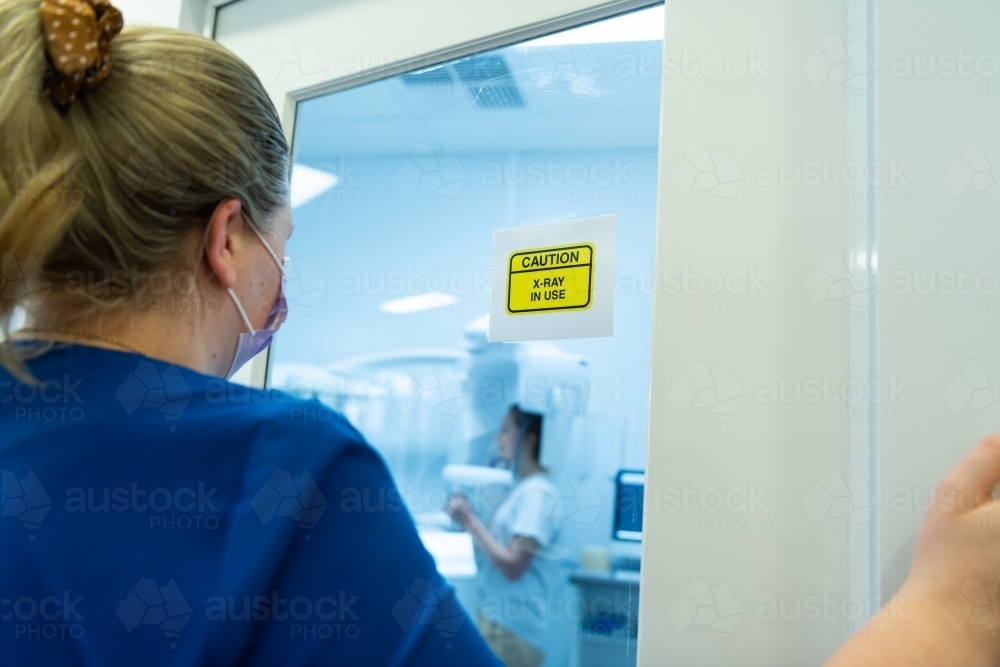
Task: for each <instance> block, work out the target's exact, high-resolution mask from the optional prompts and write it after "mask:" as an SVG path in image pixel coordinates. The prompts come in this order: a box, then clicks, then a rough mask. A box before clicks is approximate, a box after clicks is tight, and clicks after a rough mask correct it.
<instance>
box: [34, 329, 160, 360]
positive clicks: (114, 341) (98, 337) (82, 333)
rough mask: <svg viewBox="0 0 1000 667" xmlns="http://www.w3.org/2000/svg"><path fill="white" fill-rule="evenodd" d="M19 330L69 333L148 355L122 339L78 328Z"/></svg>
mask: <svg viewBox="0 0 1000 667" xmlns="http://www.w3.org/2000/svg"><path fill="white" fill-rule="evenodd" d="M21 331H29V332H33V333H61V334H69V335H70V336H77V337H78V338H86V339H90V340H99V341H102V342H105V343H111V344H112V345H116V346H118V347H121V348H124V349H126V350H129V351H130V352H135V353H136V354H140V355H142V356H144V357H148V356H149V355H148V354H146V353H145V352H143V351H142V350H140V349H139V348H137V347H134V346H132V345H129V344H128V343H123V342H122V341H120V340H118V339H117V338H112V337H111V336H102V335H100V334H93V333H87V332H86V331H80V330H78V329H35V328H28V329H21Z"/></svg>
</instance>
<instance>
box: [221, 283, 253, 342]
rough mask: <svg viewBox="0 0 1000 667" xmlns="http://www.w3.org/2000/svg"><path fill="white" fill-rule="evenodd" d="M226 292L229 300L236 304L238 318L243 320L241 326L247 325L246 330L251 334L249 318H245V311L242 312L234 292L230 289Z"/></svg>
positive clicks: (251, 327) (241, 305) (240, 304)
mask: <svg viewBox="0 0 1000 667" xmlns="http://www.w3.org/2000/svg"><path fill="white" fill-rule="evenodd" d="M226 291H227V292H229V296H230V298H232V300H233V303H235V304H236V310H238V311H240V317H242V318H243V324H245V325H247V329H249V330H250V333H253V332H254V328H253V325H252V324H250V318H249V317H247V311H245V310H243V304H242V303H240V300H239V299H238V298H237V297H236V292H234V291H233V288H232V287H230V288H228V289H227V290H226Z"/></svg>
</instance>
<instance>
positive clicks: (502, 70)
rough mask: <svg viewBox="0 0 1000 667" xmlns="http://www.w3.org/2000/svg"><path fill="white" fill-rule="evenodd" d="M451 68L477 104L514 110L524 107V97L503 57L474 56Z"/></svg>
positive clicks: (484, 106) (485, 107)
mask: <svg viewBox="0 0 1000 667" xmlns="http://www.w3.org/2000/svg"><path fill="white" fill-rule="evenodd" d="M452 67H453V68H454V69H455V73H456V74H458V78H459V79H461V81H462V83H464V84H465V89H466V90H467V91H468V92H469V95H471V96H472V101H473V104H474V105H475V106H476V107H478V108H480V109H514V108H520V107H523V106H524V98H523V97H522V96H521V91H520V90H518V89H517V83H516V82H515V81H514V75H513V74H512V73H511V71H510V67H508V66H507V61H506V60H504V58H503V56H494V55H483V56H474V57H472V58H467V59H465V60H460V61H458V62H457V63H455V64H454V65H452Z"/></svg>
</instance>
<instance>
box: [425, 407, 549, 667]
mask: <svg viewBox="0 0 1000 667" xmlns="http://www.w3.org/2000/svg"><path fill="white" fill-rule="evenodd" d="M497 446H498V449H499V454H500V458H502V459H504V460H505V461H507V462H508V463H509V464H510V465H511V467H512V469H513V471H514V480H515V484H514V486H513V488H512V489H511V490H510V493H509V494H508V495H507V497H506V498H505V499H504V501H503V502H502V503H501V504H500V506H499V507H498V508H497V510H496V512H495V513H494V514H493V517H492V519H491V521H490V527H487V526H486V525H485V524H484V523H483V521H482V520H481V519H480V518H479V517H478V516H476V513H475V512H474V511H473V509H472V505H471V504H470V503H469V500H468V499H467V498H466V497H465V496H462V495H453V496H452V497H451V498H449V499H448V504H447V506H446V507H445V509H446V511H447V512H448V514H450V515H451V517H452V518H453V519H454V520H455V522H456V523H458V524H459V525H461V526H463V527H464V528H465V529H466V530H468V531H469V532H470V533H471V534H472V537H473V539H474V540H475V543H476V544H477V545H478V546H479V548H480V549H481V550H482V551H483V552H484V553H485V555H486V557H487V558H486V559H485V565H484V568H483V571H482V572H481V573H480V577H479V588H480V609H479V618H478V623H479V630H480V632H482V634H483V637H484V638H485V639H486V643H487V644H489V646H490V648H491V649H493V652H494V653H496V655H497V656H498V657H499V658H500V659H501V660H502V661H503V662H504V664H505V665H506V666H507V667H538V665H541V664H542V661H543V660H544V659H545V654H544V652H543V647H544V640H545V639H546V636H547V634H548V628H549V623H548V618H549V612H548V610H547V608H546V602H545V601H546V600H547V599H548V598H549V593H550V592H551V591H552V590H553V589H554V588H555V586H556V585H557V584H558V577H559V574H560V567H559V564H558V563H557V562H556V561H555V560H552V559H551V558H548V557H547V556H548V552H549V551H550V549H551V547H552V544H553V542H554V541H555V539H556V536H557V535H558V532H559V525H558V521H557V519H556V517H555V509H556V503H557V502H558V500H559V496H558V492H557V491H556V489H555V487H554V486H553V485H552V484H551V483H550V482H549V480H548V477H547V475H546V473H547V472H548V471H547V470H546V469H545V468H543V467H542V465H541V463H539V452H540V450H541V446H542V416H541V415H539V414H536V413H532V412H525V411H523V410H521V409H520V408H519V407H518V406H516V405H515V406H512V407H511V408H510V410H509V411H508V412H507V415H506V416H505V417H504V420H503V424H502V426H501V428H500V432H499V433H498V434H497Z"/></svg>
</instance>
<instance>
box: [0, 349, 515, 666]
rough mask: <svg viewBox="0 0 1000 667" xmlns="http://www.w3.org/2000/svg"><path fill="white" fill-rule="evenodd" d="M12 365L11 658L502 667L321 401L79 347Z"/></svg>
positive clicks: (5, 413) (2, 396)
mask: <svg viewBox="0 0 1000 667" xmlns="http://www.w3.org/2000/svg"><path fill="white" fill-rule="evenodd" d="M29 367H30V369H31V371H32V374H33V375H34V377H35V378H36V379H37V380H38V381H39V382H40V383H41V384H40V386H32V385H29V384H24V383H21V382H19V381H18V380H17V379H15V378H13V377H12V376H11V375H10V374H9V373H7V372H5V371H2V370H0V470H2V491H3V498H2V501H3V506H2V512H0V514H2V516H0V543H2V545H3V546H2V548H0V655H3V656H4V657H3V663H4V664H9V665H56V664H60V665H143V666H144V667H152V666H153V665H208V664H211V665H267V666H268V667H273V666H274V665H349V666H351V667H358V666H364V665H432V666H434V667H447V666H448V665H456V666H457V665H462V666H466V665H491V666H494V667H501V666H500V663H499V662H498V661H497V659H496V658H495V657H494V656H493V655H492V653H490V651H489V649H488V648H487V647H486V645H485V643H484V642H483V640H482V638H481V637H480V635H479V633H478V632H477V630H476V628H475V625H474V623H473V622H472V621H471V620H470V618H469V617H468V616H467V614H466V612H465V611H464V609H463V608H462V607H461V606H460V605H459V603H458V602H457V600H456V598H455V595H454V592H453V590H452V588H451V587H450V586H449V585H448V584H447V583H446V582H445V581H444V579H443V578H442V577H441V575H440V574H438V572H437V570H436V568H435V565H434V561H433V559H432V558H431V556H430V554H428V552H427V551H426V550H425V549H424V547H423V545H422V543H421V541H420V539H419V537H418V535H417V531H416V528H415V526H414V524H413V520H412V518H411V517H410V515H409V513H408V512H407V510H406V508H405V506H404V504H403V502H402V499H401V497H400V494H399V492H398V491H397V489H396V487H395V485H394V483H393V480H392V478H391V476H390V474H389V472H388V470H387V468H386V465H385V463H384V461H383V460H382V458H381V457H380V456H379V455H378V453H377V452H376V451H375V450H374V449H372V447H371V446H369V445H368V444H367V443H366V442H365V440H364V438H363V437H362V436H361V435H360V434H359V433H358V431H357V430H355V429H354V427H352V426H351V425H350V424H349V423H348V422H347V421H346V420H345V419H344V418H343V417H342V416H341V415H340V414H338V413H336V412H334V411H332V410H330V409H329V408H327V407H326V406H324V405H323V404H321V403H319V402H318V401H315V400H311V401H304V400H300V399H297V398H294V397H292V396H289V395H288V394H284V393H281V392H276V391H262V390H255V389H248V388H246V387H242V386H239V385H234V384H231V383H229V382H226V381H224V380H221V379H219V378H214V377H209V376H206V375H202V374H200V373H197V372H194V371H191V370H189V369H186V368H181V367H178V366H174V365H171V364H169V363H165V362H162V361H157V360H152V359H148V358H145V357H142V356H140V355H136V354H131V353H126V352H118V351H111V350H102V349H98V348H93V347H89V346H81V345H60V346H57V347H56V348H54V349H52V350H51V351H49V352H47V353H46V354H44V355H43V356H41V357H39V358H37V359H35V360H33V361H31V362H30V363H29Z"/></svg>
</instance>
